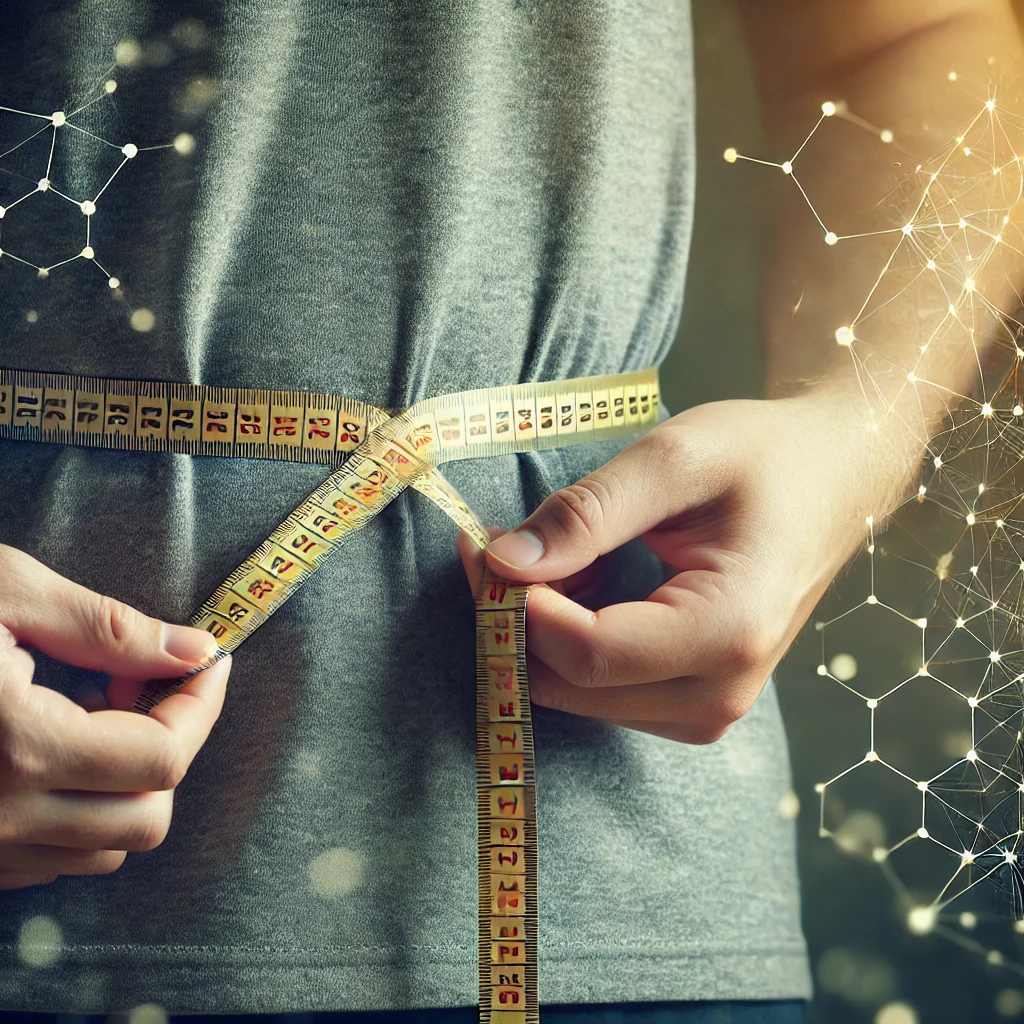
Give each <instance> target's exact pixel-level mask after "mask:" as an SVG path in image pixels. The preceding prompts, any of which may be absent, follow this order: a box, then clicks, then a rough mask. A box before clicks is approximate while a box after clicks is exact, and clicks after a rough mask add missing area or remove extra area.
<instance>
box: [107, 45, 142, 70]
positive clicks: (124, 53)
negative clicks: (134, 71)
mask: <svg viewBox="0 0 1024 1024" xmlns="http://www.w3.org/2000/svg"><path fill="white" fill-rule="evenodd" d="M141 57H142V47H141V46H139V44H138V42H136V40H134V39H131V38H127V39H122V40H121V41H120V42H119V43H118V44H117V46H115V47H114V60H115V61H117V63H118V64H122V65H124V66H125V67H129V68H130V67H131V66H132V65H133V64H138V62H139V59H140V58H141Z"/></svg>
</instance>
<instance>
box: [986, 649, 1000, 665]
mask: <svg viewBox="0 0 1024 1024" xmlns="http://www.w3.org/2000/svg"><path fill="white" fill-rule="evenodd" d="M1001 657H1002V655H1001V654H1000V653H999V652H998V651H989V652H988V660H989V661H991V662H996V661H999V660H1000V658H1001Z"/></svg>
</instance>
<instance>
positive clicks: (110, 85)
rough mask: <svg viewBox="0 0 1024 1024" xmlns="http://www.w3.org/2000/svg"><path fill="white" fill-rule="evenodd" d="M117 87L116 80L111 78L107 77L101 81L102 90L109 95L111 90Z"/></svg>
mask: <svg viewBox="0 0 1024 1024" xmlns="http://www.w3.org/2000/svg"><path fill="white" fill-rule="evenodd" d="M116 89H117V81H116V80H115V79H113V78H108V79H107V80H106V81H105V82H104V83H103V91H104V92H105V93H106V94H107V95H108V96H109V95H110V94H111V93H112V92H114V91H115V90H116Z"/></svg>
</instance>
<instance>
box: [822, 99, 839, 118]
mask: <svg viewBox="0 0 1024 1024" xmlns="http://www.w3.org/2000/svg"><path fill="white" fill-rule="evenodd" d="M821 112H822V113H823V114H824V115H825V116H826V117H831V116H832V115H833V114H834V113H835V112H836V105H835V104H834V103H833V102H832V101H831V100H826V101H825V102H824V103H822V105H821Z"/></svg>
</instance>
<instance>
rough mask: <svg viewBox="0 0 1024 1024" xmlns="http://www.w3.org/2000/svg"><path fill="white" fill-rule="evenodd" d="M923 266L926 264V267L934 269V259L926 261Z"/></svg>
mask: <svg viewBox="0 0 1024 1024" xmlns="http://www.w3.org/2000/svg"><path fill="white" fill-rule="evenodd" d="M925 266H926V267H927V268H928V269H929V270H934V269H935V260H929V261H928V262H927V263H926V264H925Z"/></svg>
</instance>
